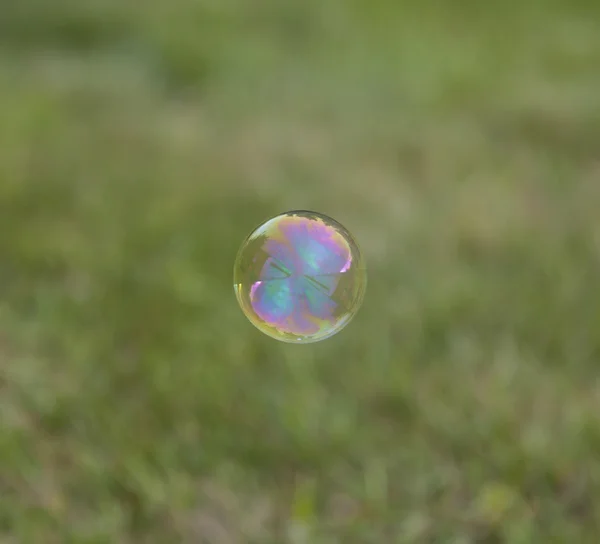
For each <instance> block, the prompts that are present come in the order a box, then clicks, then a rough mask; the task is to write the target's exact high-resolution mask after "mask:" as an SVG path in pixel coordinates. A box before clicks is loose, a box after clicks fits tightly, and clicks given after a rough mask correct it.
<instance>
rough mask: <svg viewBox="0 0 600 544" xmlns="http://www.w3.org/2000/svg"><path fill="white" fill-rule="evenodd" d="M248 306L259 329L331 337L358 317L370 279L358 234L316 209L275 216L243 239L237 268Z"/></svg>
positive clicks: (239, 291) (284, 335)
mask: <svg viewBox="0 0 600 544" xmlns="http://www.w3.org/2000/svg"><path fill="white" fill-rule="evenodd" d="M233 283H234V289H235V293H236V296H237V300H238V302H239V304H240V306H241V308H242V311H243V312H244V314H245V315H246V317H247V318H248V319H249V320H250V322H251V323H252V324H253V325H255V326H256V327H257V328H258V329H259V330H260V331H262V332H263V333H265V334H267V335H268V336H271V337H272V338H275V339H276V340H281V341H282V342H293V343H309V342H318V341H319V340H324V339H326V338H329V337H330V336H332V335H334V334H336V333H337V332H339V331H340V330H342V329H343V328H344V327H345V326H346V325H347V324H348V323H349V322H350V320H351V319H352V318H353V317H354V315H356V312H357V311H358V309H359V308H360V305H361V303H362V300H363V297H364V294H365V288H366V284H367V274H366V269H365V264H364V261H363V258H362V255H361V253H360V250H359V248H358V244H357V243H356V241H355V239H354V237H353V236H352V235H351V234H350V233H349V232H348V231H347V230H346V229H345V228H344V227H343V226H342V225H340V224H339V223H338V222H337V221H335V220H333V219H331V218H330V217H327V216H325V215H322V214H320V213H316V212H310V211H291V212H286V213H283V214H281V215H278V216H276V217H273V218H272V219H269V220H268V221H266V222H265V223H263V224H262V225H260V226H259V227H258V228H256V229H255V230H254V231H253V232H252V233H251V234H250V236H248V238H246V240H245V241H244V243H243V244H242V247H241V248H240V250H239V252H238V255H237V257H236V260H235V265H234V276H233Z"/></svg>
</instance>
